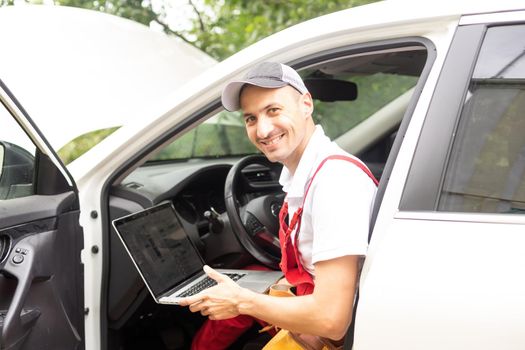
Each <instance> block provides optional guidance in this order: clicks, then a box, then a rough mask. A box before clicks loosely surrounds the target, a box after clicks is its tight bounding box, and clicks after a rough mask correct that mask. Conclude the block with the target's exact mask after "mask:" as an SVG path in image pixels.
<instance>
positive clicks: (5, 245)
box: [0, 235, 11, 262]
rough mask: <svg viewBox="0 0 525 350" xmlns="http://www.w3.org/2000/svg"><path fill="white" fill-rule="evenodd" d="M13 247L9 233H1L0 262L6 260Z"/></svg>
mask: <svg viewBox="0 0 525 350" xmlns="http://www.w3.org/2000/svg"><path fill="white" fill-rule="evenodd" d="M10 247H11V237H9V236H8V235H0V262H2V261H4V259H5V258H6V256H7V255H8V254H9V249H10Z"/></svg>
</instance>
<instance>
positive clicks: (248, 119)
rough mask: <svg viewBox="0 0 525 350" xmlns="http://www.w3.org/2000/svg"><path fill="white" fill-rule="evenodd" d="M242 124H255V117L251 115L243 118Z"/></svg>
mask: <svg viewBox="0 0 525 350" xmlns="http://www.w3.org/2000/svg"><path fill="white" fill-rule="evenodd" d="M244 122H245V123H246V124H247V125H249V124H253V123H254V122H255V117H254V116H253V115H250V116H247V117H245V118H244Z"/></svg>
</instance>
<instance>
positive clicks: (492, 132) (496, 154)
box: [438, 25, 525, 213]
mask: <svg viewBox="0 0 525 350" xmlns="http://www.w3.org/2000/svg"><path fill="white" fill-rule="evenodd" d="M524 38H525V25H516V26H506V27H493V28H489V29H488V31H487V33H486V36H485V39H484V41H483V45H482V48H481V51H480V54H479V57H478V61H477V63H476V66H475V69H474V72H473V75H472V79H471V82H470V86H469V90H468V93H467V96H466V99H465V102H464V105H463V109H462V113H461V116H460V121H459V124H458V127H457V130H456V133H455V139H454V142H453V146H452V149H451V153H450V157H449V161H448V166H447V168H446V173H445V177H444V182H443V187H442V190H441V196H440V200H439V205H438V210H441V211H458V212H482V213H525V137H524V135H525V51H524V50H523V48H524V46H525V40H524Z"/></svg>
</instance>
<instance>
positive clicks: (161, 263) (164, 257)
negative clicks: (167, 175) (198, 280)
mask: <svg viewBox="0 0 525 350" xmlns="http://www.w3.org/2000/svg"><path fill="white" fill-rule="evenodd" d="M114 225H115V229H116V230H117V231H118V232H119V234H120V236H121V238H122V240H123V241H124V243H125V245H126V246H127V248H128V251H129V253H130V254H131V256H132V257H133V260H135V264H136V265H137V267H138V269H139V270H140V272H141V273H142V276H143V278H144V279H145V280H146V283H147V284H148V285H149V288H150V289H151V291H152V292H153V294H154V295H155V296H159V295H161V294H162V293H164V292H167V291H168V290H170V289H171V288H173V287H175V286H176V285H177V284H179V283H181V282H183V281H185V280H186V279H188V278H190V277H191V276H193V275H194V274H196V273H198V272H201V271H202V266H203V262H202V259H201V257H200V255H199V253H198V252H197V250H196V248H195V246H194V245H193V244H192V242H191V241H190V239H189V237H188V235H187V234H186V232H184V230H183V228H182V226H181V224H180V222H179V220H178V218H177V216H176V214H175V211H174V209H173V206H172V205H171V203H165V204H161V205H158V206H155V207H151V208H148V209H146V210H144V211H140V212H138V213H135V214H132V215H129V216H125V217H123V218H120V219H117V220H115V221H114Z"/></svg>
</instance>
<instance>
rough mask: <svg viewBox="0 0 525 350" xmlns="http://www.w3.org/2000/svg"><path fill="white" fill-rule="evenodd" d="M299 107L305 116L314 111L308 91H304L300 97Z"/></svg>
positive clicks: (310, 114)
mask: <svg viewBox="0 0 525 350" xmlns="http://www.w3.org/2000/svg"><path fill="white" fill-rule="evenodd" d="M301 108H302V110H303V112H304V114H305V115H306V116H312V114H313V113H314V101H313V99H312V95H310V93H309V92H307V93H305V94H304V95H303V96H302V98H301Z"/></svg>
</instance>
